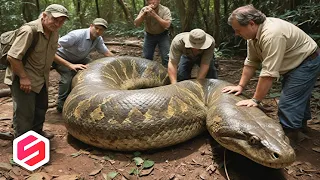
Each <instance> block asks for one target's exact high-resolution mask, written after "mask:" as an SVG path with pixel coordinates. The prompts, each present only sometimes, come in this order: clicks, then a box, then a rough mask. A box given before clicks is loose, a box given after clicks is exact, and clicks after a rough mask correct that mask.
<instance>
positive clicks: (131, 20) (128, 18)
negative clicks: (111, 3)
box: [117, 0, 133, 23]
mask: <svg viewBox="0 0 320 180" xmlns="http://www.w3.org/2000/svg"><path fill="white" fill-rule="evenodd" d="M117 2H118V4H119V5H120V7H121V8H122V10H123V12H124V14H125V16H126V19H127V21H128V22H131V23H132V22H133V18H132V16H131V14H130V11H129V9H128V8H127V6H126V5H125V4H124V2H123V0H117Z"/></svg>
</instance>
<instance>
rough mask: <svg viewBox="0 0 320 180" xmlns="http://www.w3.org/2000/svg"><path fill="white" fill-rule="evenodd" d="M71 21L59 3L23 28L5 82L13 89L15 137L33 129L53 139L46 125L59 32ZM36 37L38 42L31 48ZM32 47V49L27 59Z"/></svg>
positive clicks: (9, 55) (12, 50)
mask: <svg viewBox="0 0 320 180" xmlns="http://www.w3.org/2000/svg"><path fill="white" fill-rule="evenodd" d="M67 18H68V11H67V9H66V8H65V7H63V6H61V5H59V4H52V5H50V6H48V7H47V8H46V9H45V11H44V12H42V15H41V16H40V18H39V19H37V20H35V21H32V22H30V23H28V24H29V25H24V26H22V27H21V28H20V30H19V32H18V34H17V37H16V39H15V41H14V43H13V45H12V47H11V49H10V50H9V51H8V61H9V63H10V66H8V67H7V69H6V77H5V80H4V82H5V83H6V84H8V85H9V86H10V88H11V93H12V101H13V128H14V136H15V137H18V136H20V135H22V134H24V133H25V132H27V131H29V130H33V131H35V132H37V133H39V134H41V135H43V136H45V137H46V138H48V139H51V138H52V137H53V134H49V133H47V132H44V131H43V123H44V121H45V114H46V112H47V109H48V87H49V84H48V83H49V72H50V67H51V64H52V62H53V59H54V55H55V53H56V51H57V42H58V38H59V34H58V30H59V29H60V28H61V26H62V25H63V23H64V22H65V20H66V19H67ZM31 26H33V27H31ZM33 28H36V33H34V32H33V31H34V30H33ZM34 36H37V37H34ZM35 38H37V43H36V44H35V46H34V47H31V44H32V43H33V41H34V39H35ZM29 48H32V49H30V53H28V56H26V52H27V51H28V50H29ZM24 56H26V57H24Z"/></svg>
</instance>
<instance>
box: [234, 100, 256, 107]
mask: <svg viewBox="0 0 320 180" xmlns="http://www.w3.org/2000/svg"><path fill="white" fill-rule="evenodd" d="M236 105H237V106H247V107H256V106H258V104H257V103H256V102H254V101H253V100H252V99H246V100H242V101H239V102H237V104H236Z"/></svg>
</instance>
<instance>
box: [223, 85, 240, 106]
mask: <svg viewBox="0 0 320 180" xmlns="http://www.w3.org/2000/svg"><path fill="white" fill-rule="evenodd" d="M242 91H243V87H242V86H240V85H238V86H226V87H224V88H223V89H222V92H223V93H228V94H230V93H234V95H236V96H237V95H239V94H241V93H242ZM240 102H241V101H240Z"/></svg>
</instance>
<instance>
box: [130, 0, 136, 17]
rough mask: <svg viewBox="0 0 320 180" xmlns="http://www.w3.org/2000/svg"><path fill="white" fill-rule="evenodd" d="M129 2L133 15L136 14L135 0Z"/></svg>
mask: <svg viewBox="0 0 320 180" xmlns="http://www.w3.org/2000/svg"><path fill="white" fill-rule="evenodd" d="M131 2H132V8H133V14H137V6H136V0H131Z"/></svg>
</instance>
